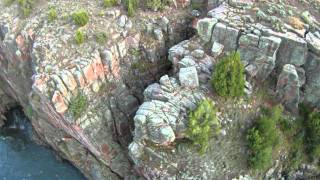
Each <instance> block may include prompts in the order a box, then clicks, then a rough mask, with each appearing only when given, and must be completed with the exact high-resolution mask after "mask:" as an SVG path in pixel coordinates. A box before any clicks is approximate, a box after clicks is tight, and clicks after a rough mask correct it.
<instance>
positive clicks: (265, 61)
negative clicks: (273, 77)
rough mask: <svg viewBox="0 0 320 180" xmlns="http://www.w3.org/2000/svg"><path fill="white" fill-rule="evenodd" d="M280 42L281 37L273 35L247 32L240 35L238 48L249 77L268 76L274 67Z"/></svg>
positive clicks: (262, 77) (259, 77) (261, 78)
mask: <svg viewBox="0 0 320 180" xmlns="http://www.w3.org/2000/svg"><path fill="white" fill-rule="evenodd" d="M280 43H281V39H280V38H277V37H273V36H270V37H264V36H263V37H258V36H256V35H253V34H248V35H242V36H241V37H240V39H239V49H238V50H239V52H240V56H241V60H242V61H243V63H244V65H245V66H246V67H245V70H246V72H247V73H248V75H249V76H250V78H255V79H258V80H261V81H263V80H265V79H267V78H268V76H269V75H270V73H271V72H272V70H273V69H274V67H275V61H276V54H277V52H278V49H279V46H280Z"/></svg>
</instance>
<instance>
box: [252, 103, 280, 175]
mask: <svg viewBox="0 0 320 180" xmlns="http://www.w3.org/2000/svg"><path fill="white" fill-rule="evenodd" d="M281 116H282V108H281V106H275V107H273V108H272V109H271V110H265V111H264V112H263V114H262V115H261V117H260V119H259V120H258V121H257V122H256V124H255V125H254V127H253V128H251V129H249V131H248V133H247V140H248V143H249V144H248V146H249V149H250V152H251V153H250V157H249V165H250V166H251V167H252V168H253V169H256V170H264V169H265V168H267V167H270V166H271V165H272V152H273V151H272V149H273V148H274V147H276V146H277V145H278V144H279V131H278V129H277V122H278V121H279V119H280V118H281Z"/></svg>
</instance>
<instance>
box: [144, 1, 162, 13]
mask: <svg viewBox="0 0 320 180" xmlns="http://www.w3.org/2000/svg"><path fill="white" fill-rule="evenodd" d="M166 3H167V2H166V1H164V0H147V7H148V8H149V9H152V10H155V11H157V10H163V9H164V7H165V5H166Z"/></svg>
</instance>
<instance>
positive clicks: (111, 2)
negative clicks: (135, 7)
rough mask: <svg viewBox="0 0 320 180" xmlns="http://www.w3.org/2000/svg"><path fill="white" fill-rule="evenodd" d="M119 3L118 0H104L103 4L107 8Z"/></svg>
mask: <svg viewBox="0 0 320 180" xmlns="http://www.w3.org/2000/svg"><path fill="white" fill-rule="evenodd" d="M117 4H118V1H117V0H103V6H104V7H106V8H108V7H112V6H116V5H117Z"/></svg>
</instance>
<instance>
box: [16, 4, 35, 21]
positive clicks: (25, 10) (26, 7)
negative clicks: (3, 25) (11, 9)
mask: <svg viewBox="0 0 320 180" xmlns="http://www.w3.org/2000/svg"><path fill="white" fill-rule="evenodd" d="M18 3H19V7H20V12H22V14H23V16H24V17H27V16H29V15H30V13H31V11H32V8H33V6H34V0H18Z"/></svg>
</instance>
